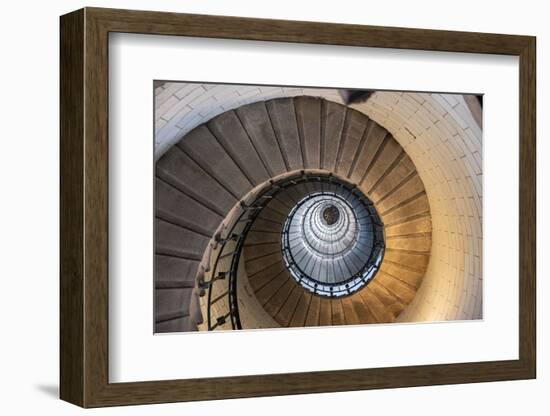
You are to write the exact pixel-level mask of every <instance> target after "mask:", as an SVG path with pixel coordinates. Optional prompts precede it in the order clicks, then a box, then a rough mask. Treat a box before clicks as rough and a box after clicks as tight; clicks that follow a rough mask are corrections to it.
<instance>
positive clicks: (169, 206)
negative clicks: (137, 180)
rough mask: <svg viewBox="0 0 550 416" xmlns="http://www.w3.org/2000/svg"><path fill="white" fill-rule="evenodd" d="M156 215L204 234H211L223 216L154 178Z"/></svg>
mask: <svg viewBox="0 0 550 416" xmlns="http://www.w3.org/2000/svg"><path fill="white" fill-rule="evenodd" d="M155 198H156V202H155V206H156V208H157V209H156V216H157V217H160V218H163V219H165V220H167V221H170V222H173V223H177V224H180V225H182V226H184V227H187V228H190V229H193V230H195V231H197V232H200V233H202V234H206V235H210V236H211V235H213V234H214V232H215V231H216V228H218V226H219V224H220V223H221V222H222V221H223V217H222V216H221V215H219V214H217V213H216V212H214V211H212V210H211V209H209V208H207V207H206V206H205V205H203V204H201V203H199V202H197V201H196V200H195V199H193V198H191V197H189V196H187V195H186V194H184V193H183V192H181V191H180V190H179V189H177V188H175V187H174V186H172V185H170V184H168V183H167V182H164V181H163V180H162V179H159V178H156V179H155Z"/></svg>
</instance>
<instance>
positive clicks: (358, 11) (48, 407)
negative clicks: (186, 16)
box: [0, 0, 550, 415]
mask: <svg viewBox="0 0 550 416" xmlns="http://www.w3.org/2000/svg"><path fill="white" fill-rule="evenodd" d="M85 5H87V6H103V7H120V8H134V9H156V10H166V11H177V12H190V13H209V14H225V15H242V16H254V17H266V18H279V19H294V20H319V21H327V22H328V21H332V22H342V23H359V24H374V25H388V26H408V27H424V28H434V29H454V30H470V31H483V32H501V33H517V34H531V35H536V36H537V37H538V65H537V72H538V82H537V92H538V138H539V140H538V141H539V146H538V154H539V156H538V161H539V181H538V192H539V205H538V212H539V219H538V222H539V231H538V238H539V248H538V258H539V271H538V276H539V279H538V291H539V292H538V293H539V296H538V299H539V301H538V305H539V306H538V310H539V319H538V328H539V365H538V374H539V378H538V380H536V381H517V382H501V383H485V384H477V385H460V386H442V387H422V388H411V389H401V390H381V391H368V392H353V393H338V394H321V395H307V396H291V397H274V398H262V399H244V400H230V401H218V402H209V403H190V404H168V405H157V406H140V407H133V408H124V409H120V408H118V409H116V408H115V409H107V410H94V411H88V412H87V413H88V414H100V413H101V414H105V415H106V414H120V415H122V414H124V415H126V414H154V415H164V414H178V415H181V414H193V415H207V414H208V415H209V414H219V413H220V412H228V413H229V414H243V415H247V414H251V415H252V414H257V413H259V412H261V413H262V414H274V415H275V414H277V415H279V414H281V413H283V414H284V413H297V412H299V411H315V412H316V413H317V414H319V415H324V414H327V415H328V414H334V413H336V412H342V409H344V410H346V409H349V411H356V410H360V411H365V412H372V413H375V412H384V413H389V414H398V413H406V414H409V415H415V414H422V415H439V414H441V413H445V414H446V415H459V414H460V415H464V414H468V413H469V414H482V413H483V412H487V413H489V412H490V414H496V413H498V414H501V415H508V414H530V413H533V414H543V413H544V411H543V410H544V409H546V410H547V409H548V407H550V405H549V403H548V399H547V392H548V389H549V387H550V364H548V363H549V362H550V361H548V360H547V359H546V356H545V351H544V350H545V347H546V349H547V340H548V329H547V330H546V332H543V331H542V329H543V325H545V323H546V318H548V308H546V307H545V306H544V305H543V299H548V298H550V293H549V288H550V286H549V285H547V284H545V282H544V281H543V274H544V271H543V268H542V258H543V243H544V241H543V240H544V238H543V234H546V235H548V232H549V231H550V230H549V227H548V223H547V222H544V223H543V219H542V217H541V215H540V214H541V213H542V212H543V211H544V210H545V209H546V210H548V201H544V200H543V198H544V197H546V196H547V195H543V194H542V191H543V183H544V182H545V179H547V178H544V177H543V176H547V172H548V170H547V169H544V168H543V167H542V165H543V161H547V160H549V158H550V154H549V149H550V147H549V146H548V145H547V144H546V143H544V141H543V140H542V138H543V135H544V130H543V126H542V124H543V117H544V114H545V107H544V102H546V101H548V100H550V88H549V85H548V81H547V78H545V76H544V75H545V74H544V72H548V70H549V69H548V68H546V67H545V66H544V65H545V61H546V59H547V58H548V56H550V47H549V46H548V42H549V41H550V27H548V25H547V19H546V17H547V12H546V11H545V9H544V2H538V1H531V0H525V1H523V2H519V3H518V2H513V3H512V2H510V4H508V5H507V4H505V3H504V2H502V1H500V2H497V1H487V2H478V1H470V0H464V1H461V2H458V3H453V4H452V5H449V6H447V7H441V3H440V2H437V1H416V2H408V1H405V0H396V1H394V2H391V4H390V3H382V2H378V3H372V2H369V3H368V4H367V3H362V2H356V1H355V2H354V1H353V0H341V1H339V2H320V1H317V2H315V3H312V2H311V3H309V4H308V2H305V1H304V2H296V1H295V0H279V1H277V2H254V1H252V0H248V1H247V0H232V1H231V2H224V3H222V2H219V1H215V0H203V1H198V0H193V1H183V0H180V1H176V0H172V1H169V0H157V1H151V0H149V1H146V0H134V1H131V0H121V1H116V2H114V1H110V2H108V1H92V0H90V1H89V2H82V1H69V0H52V1H50V2H38V1H35V2H30V1H19V2H13V3H10V2H4V4H3V5H2V9H1V12H0V28H1V31H2V36H1V37H0V39H2V40H1V42H2V52H3V54H2V64H1V65H0V73H1V75H2V76H1V78H0V79H1V80H2V90H1V95H2V99H1V100H0V106H1V107H2V108H1V110H2V111H1V112H0V114H2V123H1V127H0V129H1V131H2V134H1V137H2V144H3V145H4V148H3V149H2V151H1V152H0V169H1V175H0V189H1V190H2V204H1V205H0V244H1V247H0V253H2V254H1V256H0V260H1V261H0V276H2V279H3V283H4V284H3V287H2V291H1V292H0V317H1V318H0V319H1V320H2V326H1V328H2V343H1V344H0V350H1V354H0V369H1V370H2V378H1V381H0V388H1V391H2V400H0V409H1V410H2V413H5V414H26V413H30V412H32V411H41V412H42V413H46V414H55V415H63V414H78V413H79V412H81V410H80V409H78V408H76V407H74V406H72V405H69V404H66V403H63V402H61V401H59V400H57V399H56V397H57V394H58V393H57V390H58V388H57V386H58V358H57V357H58V309H57V308H58V271H59V267H58V256H59V250H58V228H59V223H58V208H59V204H58V199H59V198H58V192H59V186H58V182H59V181H58V175H59V169H58V164H59V157H58V153H59V147H58V131H59V128H58V102H59V101H58V87H59V75H58V70H59V68H58V61H59V52H58V44H59V35H58V31H59V30H58V16H59V15H60V14H64V13H66V12H69V11H71V10H73V9H76V8H79V7H82V6H85ZM497 15H498V19H495V16H497ZM6 145H7V148H6V147H5V146H6ZM546 327H548V325H546Z"/></svg>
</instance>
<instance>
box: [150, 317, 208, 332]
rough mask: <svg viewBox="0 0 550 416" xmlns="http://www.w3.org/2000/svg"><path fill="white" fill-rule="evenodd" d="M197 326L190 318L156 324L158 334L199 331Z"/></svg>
mask: <svg viewBox="0 0 550 416" xmlns="http://www.w3.org/2000/svg"><path fill="white" fill-rule="evenodd" d="M197 330H198V328H197V325H196V324H195V322H194V321H193V320H192V319H191V317H189V316H184V317H182V318H175V319H170V320H168V321H163V322H158V323H157V324H155V332H156V333H166V332H189V331H197Z"/></svg>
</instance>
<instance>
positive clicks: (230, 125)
mask: <svg viewBox="0 0 550 416" xmlns="http://www.w3.org/2000/svg"><path fill="white" fill-rule="evenodd" d="M207 125H208V128H209V129H210V131H211V132H212V133H213V134H214V136H216V138H217V139H218V142H219V143H220V144H221V145H222V146H223V148H224V149H225V151H226V152H227V153H228V154H229V155H230V156H231V158H232V159H233V160H234V161H235V163H236V164H237V165H238V166H239V168H240V169H241V171H242V172H243V173H244V174H245V175H246V176H247V178H248V180H249V181H251V182H252V183H253V184H254V185H259V184H260V183H262V182H265V181H267V180H268V179H269V177H270V175H269V172H268V171H267V169H266V166H265V165H264V163H263V161H262V159H261V158H260V156H259V155H258V152H257V151H256V149H255V148H254V145H253V144H252V142H251V140H250V137H249V136H248V133H247V132H246V130H245V128H244V126H243V124H242V122H241V120H240V119H239V117H238V115H237V113H236V112H235V111H227V112H225V113H222V114H220V115H219V116H216V117H214V118H213V119H212V120H210V121H209V122H208V123H207Z"/></svg>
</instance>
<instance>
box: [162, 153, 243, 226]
mask: <svg viewBox="0 0 550 416" xmlns="http://www.w3.org/2000/svg"><path fill="white" fill-rule="evenodd" d="M156 175H157V176H158V177H159V178H161V179H162V180H164V181H165V182H168V183H170V184H171V185H173V186H175V187H177V188H178V189H179V190H180V191H182V192H183V193H185V194H187V195H189V196H191V197H193V198H194V199H196V200H198V201H200V202H202V203H203V204H205V205H207V206H208V207H209V208H210V209H211V210H213V211H215V212H217V213H218V214H220V215H222V216H224V217H225V215H227V213H228V212H229V210H230V209H231V208H232V207H233V205H234V204H235V203H236V202H237V199H235V197H234V196H233V195H231V194H230V193H229V192H227V190H226V189H225V188H224V186H223V185H221V184H220V183H218V182H216V180H215V179H213V178H212V177H211V176H210V175H209V174H208V173H207V172H206V171H205V170H203V169H202V168H201V167H200V166H199V165H197V164H196V163H195V162H194V161H193V160H192V159H191V158H190V157H189V156H187V155H186V154H185V153H183V152H182V151H181V150H180V148H179V147H177V146H174V147H172V148H171V149H170V150H169V151H168V152H166V153H165V154H164V156H163V157H162V158H161V159H159V161H158V162H157V164H156Z"/></svg>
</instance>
